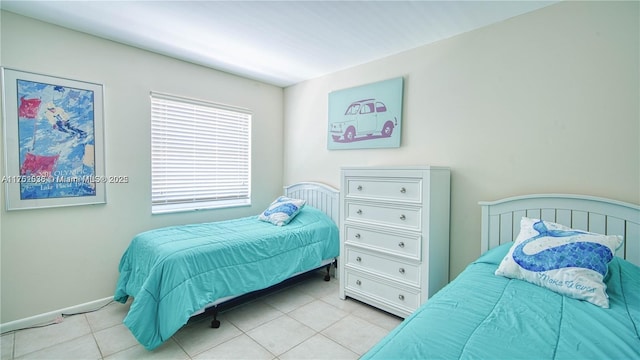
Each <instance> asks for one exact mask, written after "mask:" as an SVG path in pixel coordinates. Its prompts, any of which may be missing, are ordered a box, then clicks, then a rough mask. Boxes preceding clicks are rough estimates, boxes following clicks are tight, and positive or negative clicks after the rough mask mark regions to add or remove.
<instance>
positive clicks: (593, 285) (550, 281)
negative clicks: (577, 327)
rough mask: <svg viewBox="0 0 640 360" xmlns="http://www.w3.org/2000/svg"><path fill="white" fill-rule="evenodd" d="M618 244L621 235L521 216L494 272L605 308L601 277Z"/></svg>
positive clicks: (606, 299)
mask: <svg viewBox="0 0 640 360" xmlns="http://www.w3.org/2000/svg"><path fill="white" fill-rule="evenodd" d="M620 245H622V237H621V236H617V235H600V234H596V233H590V232H586V231H580V230H574V229H571V228H568V227H566V226H563V225H560V224H556V223H552V222H547V221H541V220H538V219H529V218H526V217H523V218H522V220H521V221H520V233H519V234H518V237H517V238H516V240H515V242H514V244H513V245H512V246H511V249H509V252H508V253H507V255H506V256H505V257H504V259H503V260H502V262H501V263H500V266H499V267H498V269H497V270H496V272H495V274H496V275H501V276H505V277H508V278H512V279H520V280H525V281H528V282H530V283H532V284H535V285H538V286H542V287H545V288H547V289H550V290H552V291H555V292H557V293H559V294H562V295H566V296H568V297H571V298H574V299H578V300H586V301H588V302H590V303H592V304H595V305H598V306H600V307H603V308H609V297H608V296H607V292H606V289H607V286H606V285H605V283H604V281H603V279H604V277H605V275H606V274H607V270H608V264H609V262H610V261H611V260H612V259H613V256H614V254H615V251H616V249H617V248H618V247H619V246H620Z"/></svg>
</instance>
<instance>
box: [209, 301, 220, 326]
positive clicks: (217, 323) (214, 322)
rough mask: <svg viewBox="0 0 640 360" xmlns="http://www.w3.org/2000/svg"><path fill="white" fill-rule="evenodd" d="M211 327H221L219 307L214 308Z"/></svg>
mask: <svg viewBox="0 0 640 360" xmlns="http://www.w3.org/2000/svg"><path fill="white" fill-rule="evenodd" d="M211 327H212V328H213V329H217V328H219V327H220V320H218V307H217V306H216V308H215V309H214V310H213V320H211Z"/></svg>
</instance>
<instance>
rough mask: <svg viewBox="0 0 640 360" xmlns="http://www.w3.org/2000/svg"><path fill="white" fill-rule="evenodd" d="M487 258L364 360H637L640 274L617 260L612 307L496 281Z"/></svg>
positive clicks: (493, 259)
mask: <svg viewBox="0 0 640 360" xmlns="http://www.w3.org/2000/svg"><path fill="white" fill-rule="evenodd" d="M510 246H511V244H510V243H508V244H504V245H501V246H499V247H496V248H494V249H493V250H490V251H488V252H487V253H485V254H484V255H483V256H481V257H480V258H479V259H478V260H477V261H475V262H473V263H472V264H470V265H469V266H468V267H467V268H466V269H465V270H464V271H463V272H462V273H461V274H460V275H459V276H458V277H457V278H456V279H455V280H454V281H453V282H451V283H450V284H449V285H447V286H446V287H445V288H443V289H442V290H441V291H440V292H438V293H436V294H435V295H434V296H433V297H432V298H431V299H429V300H428V301H427V302H426V303H425V304H424V305H422V306H421V307H420V308H419V309H418V310H417V311H416V312H414V313H413V314H412V315H411V316H409V317H408V318H406V319H405V320H404V321H403V322H402V323H401V324H400V325H399V326H398V327H397V328H396V329H394V330H393V331H392V332H391V333H389V335H388V336H387V337H385V338H383V339H382V340H381V341H380V342H379V343H378V344H377V345H375V346H374V347H373V348H372V349H371V350H369V352H367V353H366V354H365V355H364V356H363V357H362V359H470V358H475V359H537V360H539V359H571V360H574V359H640V335H639V332H638V331H639V330H640V268H639V267H638V266H636V265H633V264H631V263H630V262H627V261H625V260H623V259H621V258H618V257H615V258H614V260H613V261H612V262H611V263H610V264H609V271H608V274H607V277H606V278H605V280H606V284H607V293H608V295H609V301H610V308H609V309H603V308H600V307H598V306H595V305H593V304H590V303H588V302H585V301H579V300H574V299H571V298H567V297H564V296H562V295H559V294H556V293H554V292H552V291H550V290H547V289H545V288H542V287H538V286H536V285H532V284H530V283H527V282H524V281H521V280H512V279H507V278H504V277H501V276H496V275H494V272H495V270H496V268H497V267H498V264H499V263H500V261H501V260H502V258H503V257H504V256H505V254H506V253H507V251H508V249H509V247H510Z"/></svg>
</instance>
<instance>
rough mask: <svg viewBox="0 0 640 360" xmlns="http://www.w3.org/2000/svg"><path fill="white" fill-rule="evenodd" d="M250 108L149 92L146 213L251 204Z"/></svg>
mask: <svg viewBox="0 0 640 360" xmlns="http://www.w3.org/2000/svg"><path fill="white" fill-rule="evenodd" d="M250 169H251V113H250V112H249V111H248V110H245V109H239V108H232V107H229V106H224V105H218V104H213V103H208V102H204V101H199V100H194V99H187V98H181V97H176V96H173V95H166V94H160V93H155V92H153V93H151V208H152V213H163V212H172V211H184V210H196V209H205V208H214V207H228V206H239V205H248V204H250V203H251V184H250V180H251V171H250Z"/></svg>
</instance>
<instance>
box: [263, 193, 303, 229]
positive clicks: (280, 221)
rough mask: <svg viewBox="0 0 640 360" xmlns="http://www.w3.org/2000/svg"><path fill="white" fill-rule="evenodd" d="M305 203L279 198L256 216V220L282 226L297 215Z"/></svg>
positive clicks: (283, 197)
mask: <svg viewBox="0 0 640 360" xmlns="http://www.w3.org/2000/svg"><path fill="white" fill-rule="evenodd" d="M306 203H307V202H306V200H301V199H292V198H289V197H286V196H280V197H278V198H277V199H275V200H274V201H273V202H272V203H271V205H269V207H268V208H267V209H266V210H265V211H263V212H262V214H260V215H259V216H258V219H260V220H262V221H267V222H270V223H272V224H273V225H277V226H284V225H287V224H288V223H289V222H290V221H291V220H293V218H294V217H295V216H296V215H298V213H299V212H300V210H302V208H303V207H304V204H306Z"/></svg>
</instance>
